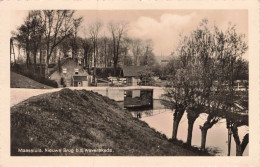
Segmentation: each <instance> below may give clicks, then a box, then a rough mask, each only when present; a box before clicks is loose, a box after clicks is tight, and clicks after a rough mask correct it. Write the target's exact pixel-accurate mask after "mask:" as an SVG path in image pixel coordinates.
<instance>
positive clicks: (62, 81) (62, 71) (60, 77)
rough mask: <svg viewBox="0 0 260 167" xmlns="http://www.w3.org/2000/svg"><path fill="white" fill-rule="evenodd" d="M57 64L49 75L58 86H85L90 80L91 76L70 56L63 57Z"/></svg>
mask: <svg viewBox="0 0 260 167" xmlns="http://www.w3.org/2000/svg"><path fill="white" fill-rule="evenodd" d="M59 64H60V65H56V66H55V67H54V70H53V71H52V73H51V74H50V77H49V78H50V79H51V80H55V81H56V82H57V83H58V86H59V87H70V86H74V87H85V86H89V85H90V83H91V82H92V76H91V75H89V74H88V73H87V72H86V71H85V70H84V69H83V67H82V66H80V65H79V64H78V62H75V61H74V60H73V59H72V58H66V59H63V60H62V61H61V62H60V63H59Z"/></svg>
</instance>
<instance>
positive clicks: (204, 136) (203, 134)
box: [200, 127, 208, 151]
mask: <svg viewBox="0 0 260 167" xmlns="http://www.w3.org/2000/svg"><path fill="white" fill-rule="evenodd" d="M200 130H201V150H202V151H205V149H206V139H207V132H208V129H207V128H203V127H200Z"/></svg>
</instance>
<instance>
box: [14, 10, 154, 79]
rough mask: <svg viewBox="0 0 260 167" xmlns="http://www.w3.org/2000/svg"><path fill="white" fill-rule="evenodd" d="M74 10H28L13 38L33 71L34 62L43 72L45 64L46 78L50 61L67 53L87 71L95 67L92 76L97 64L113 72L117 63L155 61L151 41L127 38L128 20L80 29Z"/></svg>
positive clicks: (65, 55)
mask: <svg viewBox="0 0 260 167" xmlns="http://www.w3.org/2000/svg"><path fill="white" fill-rule="evenodd" d="M74 13H75V11H71V10H42V11H40V10H38V11H30V12H29V14H28V16H27V18H26V19H25V21H24V23H23V24H22V25H21V26H20V27H19V28H18V29H17V30H16V31H15V32H14V33H13V37H12V38H13V39H14V40H15V41H16V43H18V45H17V47H18V46H19V53H20V49H21V48H23V49H24V50H25V53H26V56H25V57H26V58H25V60H26V61H25V62H26V64H27V67H28V69H30V68H31V64H32V63H33V64H34V69H35V70H34V72H36V64H37V63H40V71H42V69H41V68H42V65H41V64H44V66H45V68H44V69H45V77H47V76H48V66H49V64H50V63H57V62H58V59H59V58H61V59H62V58H66V57H70V56H71V57H72V58H73V59H74V60H75V61H78V62H80V63H82V65H83V66H84V67H85V68H86V69H87V70H88V72H91V70H92V68H94V69H93V75H94V77H96V68H97V67H99V68H113V69H114V75H116V71H117V68H118V67H119V66H121V67H122V66H129V65H138V66H140V65H142V66H144V65H148V66H154V65H155V64H156V60H155V55H154V53H153V45H152V41H151V40H146V41H145V40H141V39H134V38H131V37H128V36H127V28H128V27H127V23H125V22H123V21H121V22H110V23H108V24H107V25H106V26H103V23H101V22H95V23H90V24H88V25H87V26H85V27H83V28H82V27H81V23H82V22H83V18H82V17H75V16H74ZM82 30H83V31H82ZM103 30H104V31H103ZM80 32H81V33H80ZM103 32H104V34H103V35H101V33H103ZM82 33H83V34H84V36H81V35H82ZM106 34H107V35H106ZM39 53H40V54H39ZM38 54H39V55H40V59H39V62H37V57H38ZM43 60H45V62H42V61H43Z"/></svg>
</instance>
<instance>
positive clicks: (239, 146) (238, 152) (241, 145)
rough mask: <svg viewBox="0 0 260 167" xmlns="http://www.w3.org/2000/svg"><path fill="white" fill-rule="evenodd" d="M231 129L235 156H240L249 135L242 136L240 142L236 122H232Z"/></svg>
mask: <svg viewBox="0 0 260 167" xmlns="http://www.w3.org/2000/svg"><path fill="white" fill-rule="evenodd" d="M231 131H232V133H233V137H234V140H235V142H236V156H242V155H243V152H244V150H245V148H246V146H247V144H248V142H249V135H248V134H246V135H245V136H244V138H243V141H242V143H241V142H240V139H239V136H238V128H237V124H236V123H235V124H233V126H232V127H231Z"/></svg>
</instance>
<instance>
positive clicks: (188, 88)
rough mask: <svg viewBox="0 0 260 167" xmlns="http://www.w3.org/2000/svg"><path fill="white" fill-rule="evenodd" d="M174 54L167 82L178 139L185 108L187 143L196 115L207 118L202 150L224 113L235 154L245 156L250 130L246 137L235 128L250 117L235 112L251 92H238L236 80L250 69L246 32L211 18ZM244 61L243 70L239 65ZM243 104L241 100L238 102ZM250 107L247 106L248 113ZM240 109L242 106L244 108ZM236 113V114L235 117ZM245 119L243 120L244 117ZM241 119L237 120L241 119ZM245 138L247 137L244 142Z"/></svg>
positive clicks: (173, 133)
mask: <svg viewBox="0 0 260 167" xmlns="http://www.w3.org/2000/svg"><path fill="white" fill-rule="evenodd" d="M181 39H182V40H180V43H179V46H178V49H177V50H176V52H175V53H174V54H175V58H174V59H172V60H171V61H170V63H169V64H168V69H170V71H169V75H168V80H169V84H168V86H167V88H166V94H165V100H166V104H167V105H168V106H169V107H170V108H171V109H172V110H173V132H172V139H173V140H176V139H177V132H178V125H179V122H180V120H181V119H182V117H183V115H184V112H185V111H186V112H187V119H188V135H187V145H189V146H190V145H191V142H192V132H193V125H194V122H195V120H196V119H197V118H198V117H199V115H200V114H201V113H206V114H207V119H206V121H205V122H204V124H203V125H202V126H200V129H201V150H205V148H206V138H207V132H208V130H209V129H210V128H211V127H212V126H214V125H215V124H216V123H218V122H219V120H220V119H222V118H226V120H228V121H227V122H231V123H229V125H230V128H231V130H232V132H233V137H234V139H235V142H236V146H237V155H242V153H243V150H244V148H245V146H246V145H247V143H248V140H246V138H248V134H247V135H246V136H245V140H244V141H245V142H243V149H241V146H242V145H241V142H240V140H239V137H238V135H237V127H238V125H239V126H242V125H247V124H248V121H247V120H248V116H247V118H246V119H245V118H244V116H242V115H240V114H237V112H238V110H239V109H238V108H237V107H236V103H240V102H241V101H247V100H248V96H247V95H246V94H247V93H242V94H241V93H239V92H237V91H235V84H234V83H235V80H237V79H238V78H239V76H241V75H243V73H247V76H248V71H246V68H248V67H247V66H245V64H246V65H248V64H247V63H246V61H245V60H243V59H242V55H243V54H244V53H245V52H246V50H247V44H246V42H245V36H244V35H240V34H238V33H237V32H236V27H235V26H233V25H229V27H228V28H227V30H226V31H222V30H220V29H219V28H218V27H217V26H214V27H213V28H212V29H211V28H210V27H209V24H208V20H207V19H205V20H203V21H202V22H201V24H200V26H198V28H197V29H195V30H194V31H192V33H191V34H190V35H189V36H185V37H181ZM241 66H243V67H245V69H244V70H243V69H241ZM240 105H241V103H240ZM246 110H248V107H247V105H245V106H244V112H245V111H246ZM240 112H241V111H240ZM234 118H235V119H234ZM241 120H242V121H241ZM238 122H239V123H238ZM246 141H247V142H246Z"/></svg>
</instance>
